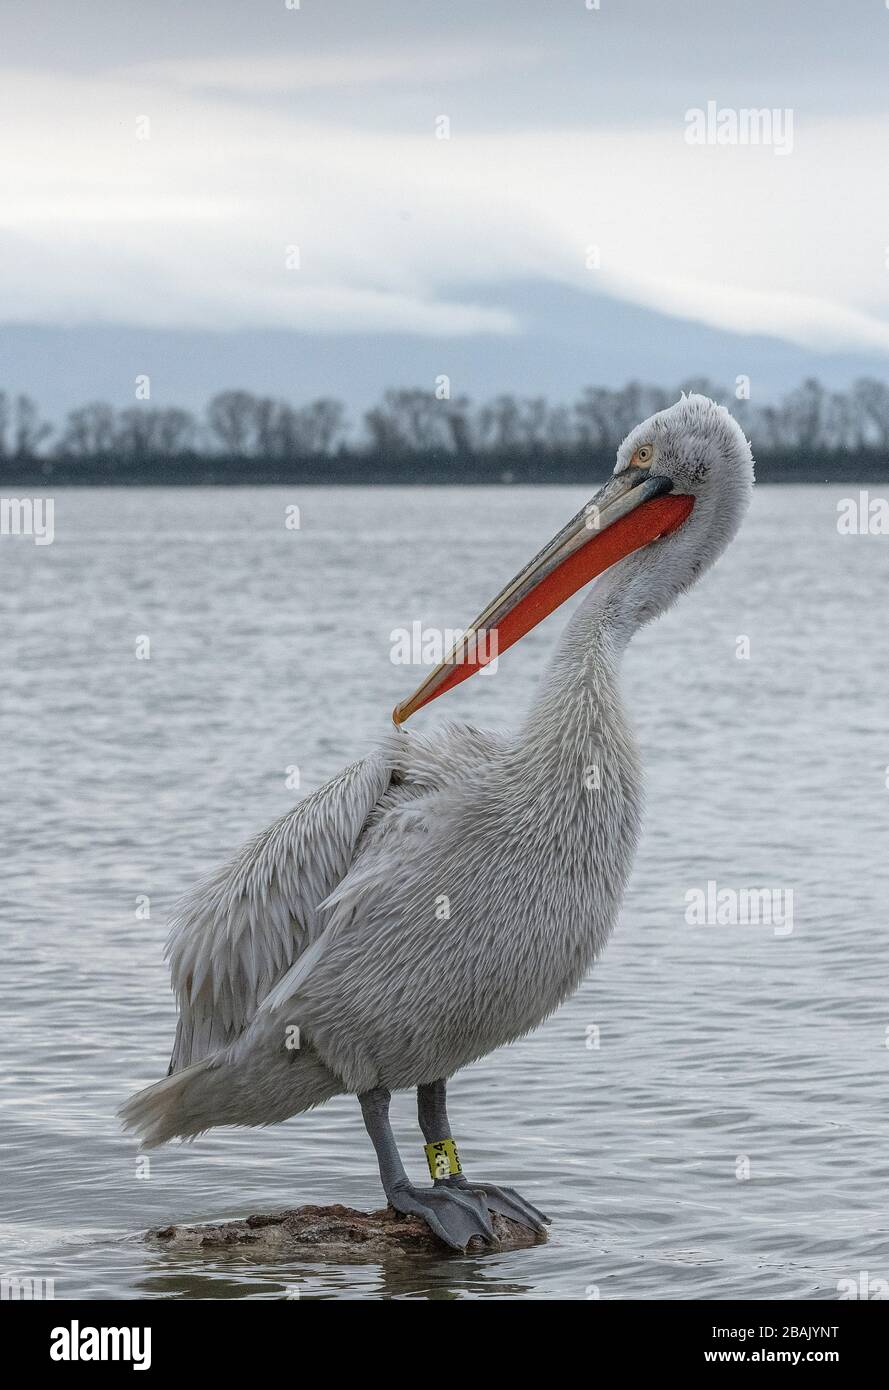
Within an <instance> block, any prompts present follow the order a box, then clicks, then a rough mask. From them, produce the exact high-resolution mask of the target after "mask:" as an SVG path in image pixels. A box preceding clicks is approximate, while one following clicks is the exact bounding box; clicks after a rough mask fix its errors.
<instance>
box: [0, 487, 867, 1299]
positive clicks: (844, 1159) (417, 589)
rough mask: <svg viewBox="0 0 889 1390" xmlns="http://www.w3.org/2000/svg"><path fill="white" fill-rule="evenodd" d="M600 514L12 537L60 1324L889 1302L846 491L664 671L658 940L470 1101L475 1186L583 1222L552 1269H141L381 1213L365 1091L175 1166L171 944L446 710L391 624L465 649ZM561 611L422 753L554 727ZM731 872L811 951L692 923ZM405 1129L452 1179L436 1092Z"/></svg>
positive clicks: (186, 503)
mask: <svg viewBox="0 0 889 1390" xmlns="http://www.w3.org/2000/svg"><path fill="white" fill-rule="evenodd" d="M592 491H593V487H592V485H591V487H590V489H589V490H588V492H584V490H581V489H573V488H550V489H546V488H540V489H530V488H527V489H526V488H515V489H508V488H502V489H497V488H480V489H466V490H461V489H453V490H452V489H436V490H432V489H430V490H424V489H414V490H407V489H379V490H372V489H368V490H362V489H344V490H336V489H323V488H322V489H308V488H307V489H303V490H301V491H298V492H294V491H292V490H289V489H279V488H256V489H253V488H250V489H243V490H218V491H214V490H200V489H181V490H177V489H162V490H152V489H138V490H135V489H134V490H130V491H125V490H107V491H103V490H93V489H85V490H74V489H72V490H59V491H58V492H57V493H56V495H55V541H54V543H53V544H52V545H48V546H36V545H34V544H33V542H32V541H31V540H27V539H24V538H13V537H3V538H0V567H2V570H0V573H2V584H0V610H2V632H3V662H2V673H0V681H2V692H0V727H2V757H3V779H2V800H0V832H2V834H0V843H2V846H3V854H2V859H0V875H2V892H0V902H2V915H3V946H4V951H3V955H4V967H3V973H2V982H0V1005H2V1016H3V1019H4V1027H3V1028H2V1030H0V1048H2V1051H3V1054H4V1055H3V1060H2V1072H0V1075H2V1091H0V1101H2V1107H0V1124H2V1135H0V1140H2V1154H3V1181H2V1192H3V1196H2V1208H3V1211H2V1230H0V1273H3V1274H9V1273H13V1274H24V1275H30V1276H32V1277H44V1278H46V1277H51V1278H53V1279H54V1280H55V1292H56V1297H57V1298H65V1297H74V1296H86V1297H90V1298H103V1297H104V1298H107V1297H111V1298H146V1297H149V1298H171V1297H188V1298H280V1297H282V1296H284V1291H285V1289H287V1288H288V1287H292V1286H297V1287H298V1289H299V1291H300V1295H301V1297H304V1298H305V1297H321V1298H353V1299H354V1298H358V1299H360V1298H415V1299H440V1298H497V1299H515V1298H520V1299H521V1298H524V1299H553V1298H564V1299H585V1298H588V1297H594V1296H596V1295H597V1294H598V1296H599V1297H601V1298H603V1299H606V1298H607V1299H610V1298H617V1299H626V1298H676V1299H686V1298H692V1299H721V1298H727V1297H743V1298H754V1299H765V1298H786V1299H789V1298H807V1299H808V1298H815V1299H819V1298H824V1299H830V1298H836V1297H837V1295H838V1284H839V1282H840V1281H842V1280H846V1279H853V1280H856V1281H857V1280H858V1278H859V1272H861V1271H867V1272H868V1276H869V1278H870V1280H871V1282H873V1280H875V1279H889V1202H887V1192H889V1118H887V1116H889V1104H887V1101H889V1032H887V1029H889V1000H887V979H889V924H887V901H889V854H887V830H889V790H887V775H889V774H887V765H889V699H887V685H889V660H887V657H889V601H887V595H889V537H880V536H841V535H839V534H838V532H837V502H838V500H839V498H840V497H842V496H843V495H844V492H845V493H847V492H848V489H845V490H844V489H834V488H828V487H823V488H822V487H811V488H770V489H765V488H762V489H760V490H759V492H758V493H757V496H756V499H755V504H754V507H753V511H752V513H751V515H750V517H749V519H748V521H747V523H746V525H745V527H744V529H743V531H742V533H741V536H740V538H739V539H738V540H737V541H736V542H735V544H734V546H733V547H732V549H731V550H730V552H729V553H728V554H727V555H726V556H725V558H724V559H723V560H722V562H721V563H720V565H719V567H718V568H717V570H716V571H714V572H713V573H712V574H711V575H709V576H708V577H707V578H706V580H705V581H704V582H703V583H702V584H701V585H700V586H699V587H698V589H697V590H696V591H695V592H694V593H693V594H691V595H690V596H689V597H688V598H686V599H685V600H684V601H683V602H682V603H680V604H679V605H678V607H677V608H676V609H675V610H674V611H673V612H672V613H671V614H670V615H669V616H668V617H667V618H665V619H664V620H662V621H661V622H660V623H659V624H657V625H655V626H654V627H651V628H648V629H646V630H645V631H644V632H643V633H641V634H640V636H639V637H638V638H637V639H636V641H635V643H634V644H633V646H632V647H631V649H630V652H629V653H628V656H627V659H626V663H625V688H626V695H627V699H628V702H629V703H630V704H631V706H632V709H633V712H634V717H635V721H636V725H637V728H638V732H639V735H640V740H641V743H642V746H643V751H644V759H645V765H646V769H647V786H648V801H647V812H646V824H645V832H644V838H643V843H642V846H641V850H640V854H639V857H638V860H637V864H636V870H635V873H634V876H633V880H632V884H631V888H630V891H629V893H628V895H627V898H626V902H625V907H624V911H623V914H622V919H621V923H620V925H619V927H618V930H617V932H616V934H615V936H614V938H613V939H612V941H611V944H610V945H609V947H608V950H607V952H606V954H605V956H604V958H603V959H602V961H601V962H600V963H599V965H598V966H597V967H596V969H595V970H594V972H593V974H592V976H591V977H590V979H589V980H588V981H587V982H586V983H585V984H584V986H583V987H582V988H581V989H580V991H579V992H578V993H577V994H576V995H575V997H574V998H573V999H572V1000H571V1001H570V1002H569V1003H568V1004H567V1005H566V1006H565V1007H564V1008H563V1009H562V1010H561V1011H560V1012H559V1014H558V1015H557V1016H556V1017H555V1018H554V1019H552V1020H551V1021H550V1022H548V1023H547V1024H546V1025H545V1026H544V1027H543V1028H541V1029H540V1030H539V1031H538V1032H537V1033H536V1034H534V1035H533V1036H532V1037H530V1038H528V1039H526V1040H525V1041H523V1042H521V1043H519V1044H518V1045H516V1046H513V1047H510V1048H508V1049H505V1050H503V1051H500V1052H499V1053H496V1054H494V1055H493V1056H491V1057H489V1058H487V1059H486V1060H484V1061H483V1062H481V1063H479V1064H478V1065H476V1066H474V1067H472V1068H470V1069H469V1070H468V1071H466V1072H464V1073H462V1074H461V1075H459V1076H458V1077H457V1078H456V1079H455V1081H454V1083H453V1085H452V1088H451V1092H452V1100H451V1117H452V1121H453V1124H454V1132H455V1136H456V1138H457V1140H458V1142H459V1144H460V1150H461V1155H462V1157H463V1160H464V1164H466V1165H468V1167H469V1170H470V1173H471V1174H472V1173H474V1174H476V1175H478V1176H484V1177H488V1178H491V1179H493V1180H495V1181H498V1180H499V1181H503V1182H506V1183H509V1184H512V1185H514V1186H516V1187H517V1188H518V1189H519V1190H520V1191H522V1192H523V1193H524V1194H525V1195H526V1196H527V1197H529V1198H530V1199H531V1200H532V1201H534V1202H536V1203H537V1204H538V1205H539V1206H541V1207H542V1208H543V1209H544V1210H546V1211H548V1212H549V1214H550V1215H551V1216H552V1218H553V1225H552V1227H551V1234H550V1240H549V1243H548V1244H547V1245H545V1246H540V1247H537V1248H535V1249H533V1250H530V1251H519V1252H514V1253H509V1254H500V1255H485V1256H473V1257H466V1258H460V1257H456V1258H449V1257H447V1256H442V1258H441V1259H432V1260H427V1261H424V1262H416V1263H408V1264H406V1265H405V1264H399V1265H387V1266H381V1265H379V1264H350V1265H348V1266H346V1265H343V1266H339V1265H329V1264H325V1263H319V1262H313V1261H309V1260H300V1261H292V1260H287V1261H282V1262H278V1263H264V1262H262V1261H256V1260H251V1259H250V1258H247V1257H244V1256H231V1255H229V1256H226V1255H224V1254H219V1253H214V1254H211V1255H204V1254H202V1253H201V1254H195V1253H194V1252H190V1253H188V1254H179V1255H176V1254H174V1253H172V1252H163V1251H155V1250H149V1249H148V1248H146V1247H145V1246H144V1245H143V1244H142V1243H141V1242H140V1241H139V1239H138V1236H139V1233H140V1232H141V1231H142V1230H144V1229H145V1228H146V1227H149V1226H155V1225H162V1224H168V1223H170V1222H187V1221H210V1220H216V1219H220V1218H225V1217H233V1216H239V1215H245V1214H246V1213H248V1212H251V1211H256V1210H265V1211H268V1210H273V1209H275V1208H279V1207H284V1206H295V1205H298V1204H300V1203H303V1202H313V1203H327V1202H345V1203H349V1204H353V1205H357V1206H361V1207H367V1208H372V1207H376V1206H379V1205H380V1204H381V1193H380V1189H379V1186H378V1179H377V1174H376V1167H375V1162H374V1158H373V1154H372V1151H371V1149H370V1146H369V1143H368V1141H367V1139H366V1136H365V1134H364V1130H363V1127H362V1124H361V1119H360V1115H359V1112H358V1106H357V1103H356V1102H355V1101H354V1099H351V1098H342V1099H339V1100H337V1101H335V1102H333V1103H331V1104H329V1105H327V1106H326V1107H324V1108H323V1109H322V1110H320V1111H318V1112H315V1113H313V1114H310V1115H305V1116H301V1117H298V1118H296V1119H293V1120H291V1121H289V1122H288V1123H287V1124H285V1125H281V1126H278V1127H276V1128H274V1129H271V1130H240V1131H230V1132H225V1131H216V1132H214V1133H212V1134H210V1135H208V1136H206V1137H204V1138H202V1139H201V1140H199V1141H198V1142H197V1143H195V1144H194V1145H191V1146H181V1147H180V1146H171V1147H169V1148H167V1149H162V1150H159V1151H155V1152H154V1153H152V1155H151V1162H150V1170H149V1173H148V1174H147V1175H146V1174H145V1172H144V1171H143V1165H140V1162H139V1158H138V1154H137V1152H136V1150H135V1148H134V1146H133V1144H132V1143H131V1142H130V1141H129V1140H127V1139H125V1138H124V1137H123V1136H122V1135H121V1134H120V1132H119V1129H118V1122H117V1120H116V1118H115V1111H116V1110H117V1107H118V1105H119V1104H120V1103H121V1101H122V1100H123V1099H124V1098H125V1097H126V1096H127V1095H128V1094H129V1093H130V1091H131V1090H133V1089H134V1088H136V1087H138V1086H141V1085H144V1084H146V1083H147V1082H148V1081H151V1080H154V1079H157V1078H158V1077H160V1076H161V1075H163V1073H164V1071H165V1070H166V1066H167V1061H168V1057H169V1051H170V1044H171V1039H172V1035H173V1030H174V1022H175V1013H174V1005H173V999H172V996H171V994H170V991H169V986H168V978H167V973H166V968H165V966H164V963H163V959H162V948H163V942H164V938H165V934H166V926H165V919H166V917H167V915H168V912H169V909H170V906H171V904H172V903H173V901H174V900H175V898H176V897H177V896H178V895H179V894H181V893H182V892H183V891H184V890H185V889H187V888H188V887H189V885H191V884H192V883H193V882H194V881H195V879H196V878H198V877H199V876H201V875H202V874H203V873H204V872H205V871H206V870H207V869H208V868H210V867H211V866H213V865H215V864H216V863H217V862H219V861H220V860H222V859H224V858H226V857H227V856H228V855H229V853H230V852H231V851H232V850H233V849H235V848H236V847H237V846H238V845H239V844H240V843H241V842H242V841H243V840H244V839H245V838H246V837H248V836H249V835H250V834H252V833H253V832H254V831H255V830H256V829H258V828H260V827H262V826H263V825H264V824H266V823H267V822H268V821H270V820H271V819H273V818H274V817H276V816H278V815H279V814H280V813H281V812H282V811H284V810H286V809H287V807H289V806H290V805H291V804H292V802H293V801H294V799H295V797H296V795H297V793H295V792H294V791H293V790H290V789H289V788H288V786H287V778H288V772H287V769H288V768H294V767H298V768H299V774H300V779H301V789H302V790H303V791H307V790H311V789H312V788H314V787H316V786H318V785H319V784H321V783H322V782H323V781H325V780H326V779H327V778H328V777H329V776H330V775H331V774H332V773H334V772H335V771H336V770H337V769H338V768H340V767H341V766H342V765H343V764H345V763H347V762H349V761H351V760H353V759H355V758H357V757H359V756H361V755H362V753H364V752H365V751H366V750H367V749H368V748H369V747H370V746H371V745H372V744H373V742H374V740H375V739H376V738H377V736H378V735H379V734H380V733H381V732H382V731H383V730H384V729H385V728H386V726H387V723H388V719H389V711H390V709H391V708H392V706H393V704H394V703H395V702H396V700H398V699H399V698H401V697H403V696H405V695H406V694H408V693H409V692H410V691H411V690H412V689H413V687H414V686H415V684H416V683H417V678H418V673H417V670H416V669H415V668H411V667H404V666H398V665H394V664H393V663H392V662H391V660H390V646H391V633H392V630H393V629H394V628H396V627H399V626H402V625H408V624H409V623H410V622H411V621H413V620H415V619H419V620H421V621H422V622H423V623H424V624H428V625H438V626H444V627H456V626H459V625H460V624H461V623H465V622H466V621H468V620H469V619H470V618H471V617H472V616H473V615H474V614H475V613H476V612H477V611H478V610H479V608H480V607H481V606H482V604H483V603H484V602H485V601H487V599H488V598H490V597H491V596H492V594H493V593H494V592H495V591H496V590H498V589H499V588H500V586H501V584H502V583H503V582H504V581H505V580H506V579H507V578H509V577H510V576H511V575H512V574H513V573H514V572H515V570H516V569H518V567H519V566H520V564H522V563H523V562H524V561H525V560H527V559H528V558H529V557H530V555H531V554H532V553H534V552H535V551H536V550H537V549H538V547H539V546H540V544H541V543H542V542H543V541H545V540H547V539H548V538H549V536H550V535H551V534H552V533H553V532H554V531H555V530H556V529H557V527H559V526H560V525H561V524H562V523H563V522H564V521H565V520H566V519H567V518H568V517H569V516H570V515H572V514H573V512H574V511H575V510H576V509H577V508H578V507H579V506H580V505H581V504H582V503H583V502H584V501H585V500H586V497H587V496H588V495H589V494H590V493H591V492H592ZM872 491H874V490H873V489H872ZM293 505H296V506H298V507H299V508H300V521H301V525H300V528H299V529H298V530H289V529H287V527H286V526H285V514H286V508H287V507H288V506H293ZM565 616H566V614H565V612H564V611H563V612H561V613H557V614H556V615H554V616H553V617H552V618H550V619H549V620H548V621H547V622H546V623H545V624H544V625H543V626H542V627H541V628H539V629H538V630H537V631H536V632H534V633H533V634H532V635H531V636H530V637H529V638H528V639H526V641H525V642H523V643H522V644H521V646H519V647H517V648H516V649H515V650H514V651H512V652H509V653H508V654H507V655H506V656H504V657H503V659H502V660H501V662H500V669H499V671H498V672H497V674H496V675H495V676H490V677H477V678H476V679H475V680H473V681H471V682H469V683H467V684H466V685H464V686H462V687H461V688H460V689H459V690H458V691H455V692H454V693H452V694H451V695H450V696H448V697H447V698H446V699H443V700H442V701H441V702H440V705H436V706H434V707H433V708H432V709H431V710H429V711H428V712H425V713H424V714H422V715H420V716H419V717H418V719H417V725H418V727H419V726H420V724H421V723H422V726H423V727H424V728H427V729H428V728H430V727H432V726H433V725H434V724H435V722H436V721H437V720H438V719H439V718H441V717H451V718H453V717H467V718H469V719H472V720H474V721H476V722H479V723H482V724H485V723H489V724H491V725H498V724H508V723H510V722H513V721H515V720H517V719H518V717H519V715H520V713H521V711H522V709H523V708H524V706H525V705H526V704H527V702H528V700H529V698H530V695H531V691H532V689H533V685H534V682H535V680H536V679H537V676H538V675H539V673H540V672H541V670H542V669H543V666H544V664H545V662H546V660H547V658H548V654H549V652H550V650H551V649H552V645H553V641H554V638H555V637H556V634H557V632H558V629H559V628H560V627H561V625H562V624H563V623H564V621H565ZM144 637H148V638H149V639H150V659H148V660H145V659H137V644H138V643H139V641H140V639H141V638H144ZM743 638H747V639H749V655H745V653H746V652H747V647H746V646H745V644H744V642H743V641H742V640H739V639H743ZM293 775H294V774H293V773H291V774H290V776H291V779H292V777H293ZM708 882H713V883H715V884H716V885H717V889H718V890H722V889H730V890H733V891H735V892H737V891H738V890H741V889H744V888H758V887H766V888H769V889H770V890H772V891H773V892H774V893H777V894H779V895H780V899H777V898H776V900H775V901H776V902H778V901H780V904H781V908H782V911H783V910H785V909H787V908H788V907H789V905H790V899H789V897H788V894H789V893H790V892H792V894H793V898H792V922H791V921H790V920H789V919H787V920H786V921H785V922H784V924H783V925H781V923H780V922H776V923H775V924H774V925H772V926H766V925H728V924H726V925H713V926H695V925H690V924H689V923H688V922H687V920H686V913H687V894H688V893H689V891H690V890H693V889H696V888H700V889H702V890H706V887H707V884H708ZM146 898H147V899H148V900H149V904H150V917H149V918H148V919H146V918H145V916H144V911H145V899H146ZM140 904H141V908H140ZM785 915H786V914H785ZM788 926H791V927H792V929H791V930H788ZM394 1112H395V1117H396V1120H397V1132H398V1137H399V1141H400V1142H401V1144H402V1148H403V1152H404V1155H405V1159H406V1161H407V1162H408V1165H409V1167H410V1168H411V1169H412V1170H413V1171H414V1172H415V1174H416V1175H417V1176H418V1177H420V1176H421V1175H422V1169H423V1167H424V1164H423V1155H422V1149H421V1140H420V1136H419V1133H418V1131H417V1129H416V1127H415V1124H414V1119H413V1098H412V1097H410V1096H400V1097H398V1098H397V1101H396V1103H395V1106H394Z"/></svg>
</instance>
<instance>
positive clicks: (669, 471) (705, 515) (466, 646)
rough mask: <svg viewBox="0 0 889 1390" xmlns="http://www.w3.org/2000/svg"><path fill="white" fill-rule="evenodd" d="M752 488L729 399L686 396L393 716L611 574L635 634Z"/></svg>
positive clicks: (724, 541) (625, 455)
mask: <svg viewBox="0 0 889 1390" xmlns="http://www.w3.org/2000/svg"><path fill="white" fill-rule="evenodd" d="M752 486H753V456H752V454H751V452H750V445H749V444H748V442H747V440H746V438H745V437H744V433H743V431H742V430H741V428H740V426H739V425H738V423H737V421H736V420H734V419H733V418H732V416H731V415H730V414H729V412H728V411H727V410H726V409H725V407H724V406H721V405H717V404H716V402H715V401H711V400H709V399H708V398H707V397H706V396H698V395H689V396H686V395H683V396H682V397H681V398H680V399H679V400H678V401H677V402H676V403H675V405H671V406H670V407H669V408H668V409H666V410H660V411H658V412H657V414H655V415H651V416H649V418H648V419H647V420H643V422H642V423H641V424H640V425H637V426H636V427H635V429H633V430H631V431H630V433H629V434H628V435H627V437H626V439H625V440H624V441H623V443H622V444H621V446H620V448H619V449H618V451H617V462H616V464H615V468H614V472H613V473H612V475H611V477H610V478H609V479H608V481H607V482H606V483H605V484H604V486H603V487H601V488H600V489H599V491H598V492H597V493H596V494H595V495H594V496H593V497H592V498H591V499H590V501H589V502H588V503H587V505H586V506H585V507H584V508H583V509H582V510H581V511H580V512H578V513H577V515H576V516H575V517H572V519H571V521H569V522H568V524H567V526H564V527H563V528H562V530H561V531H559V532H558V534H557V535H556V536H554V537H553V539H552V540H551V541H550V542H549V544H548V545H546V546H544V548H543V550H541V551H540V552H539V554H537V555H535V557H534V559H533V560H531V561H530V562H529V563H528V564H527V565H526V566H525V567H524V569H522V570H520V571H519V573H518V574H517V575H516V576H515V578H514V579H512V580H511V581H510V583H509V584H507V586H506V588H505V589H503V590H501V592H500V593H499V594H498V595H497V597H496V598H495V599H493V600H492V601H491V602H490V603H489V604H488V606H487V607H486V608H485V609H484V610H483V612H481V613H480V614H479V616H478V617H477V618H476V620H475V622H474V623H472V625H471V626H470V627H469V628H468V629H467V630H466V632H465V633H464V635H463V636H462V638H461V639H460V641H459V642H458V643H457V644H456V646H455V647H454V649H453V651H451V652H450V653H449V655H448V656H447V657H446V659H445V660H444V661H443V662H441V663H440V664H439V665H438V666H436V667H435V669H434V670H433V671H432V672H430V674H429V675H428V676H427V677H426V679H425V680H424V681H423V682H422V684H421V685H420V686H419V687H418V689H417V690H416V691H415V692H414V694H413V695H412V696H411V697H410V699H408V700H404V701H402V703H401V704H399V705H397V706H396V708H395V710H394V711H393V715H392V717H393V719H394V721H395V723H396V724H403V723H404V721H405V720H406V719H408V718H409V717H410V715H412V714H413V713H415V711H416V710H418V709H421V708H422V707H423V705H427V704H428V703H429V702H430V700H434V699H435V698H436V697H437V696H438V695H441V694H443V693H444V692H445V691H446V690H450V689H451V688H452V687H453V686H455V685H458V684H459V683H460V682H461V681H463V680H465V679H466V678H467V677H468V676H471V675H472V674H473V672H474V671H477V670H478V669H479V667H480V666H482V665H484V664H485V663H486V662H487V661H488V660H490V658H491V656H492V655H494V654H497V655H500V654H501V653H502V652H504V651H506V649H507V648H508V647H511V646H512V645H513V643H515V642H517V641H518V640H519V639H520V638H521V637H523V636H524V635H525V633H526V632H530V630H531V628H533V627H536V626H537V624H538V623H539V622H542V621H543V619H544V618H545V617H547V616H548V615H549V614H550V613H552V612H553V611H554V610H555V609H556V608H558V607H559V605H560V604H562V603H564V602H565V600H566V599H567V598H570V597H571V595H572V594H575V593H576V592H577V591H578V589H581V588H582V587H583V586H584V585H585V584H587V583H589V581H590V580H591V579H595V578H596V577H597V576H598V575H604V574H605V571H609V573H608V575H607V577H606V578H604V579H603V581H602V582H603V583H604V584H605V585H606V586H607V587H608V589H609V590H610V593H611V594H613V595H614V598H615V602H614V604H613V610H614V614H615V622H616V623H617V624H618V625H622V626H623V628H624V631H625V634H626V635H629V634H630V632H631V631H632V630H634V629H635V627H636V626H638V625H639V624H640V623H643V622H646V621H647V620H648V619H649V618H653V617H655V616H656V615H657V614H658V613H661V612H663V611H664V609H665V608H668V607H669V606H670V604H671V603H672V602H673V601H674V599H675V598H676V597H677V596H678V595H679V594H680V593H682V592H684V591H685V590H686V589H688V588H689V587H690V586H691V585H692V584H693V583H694V582H695V581H696V580H697V579H698V578H699V577H700V575H701V574H703V573H704V571H705V570H707V569H709V567H710V566H711V565H712V564H713V563H714V562H715V561H716V560H717V559H718V558H719V556H720V555H721V554H722V552H723V550H725V548H726V546H727V545H728V544H729V542H730V541H731V540H732V539H733V537H734V536H735V534H736V532H737V530H738V527H739V526H740V524H741V521H742V519H743V517H744V513H745V511H746V510H747V506H748V504H749V501H750V494H751V489H752ZM495 632H496V641H492V640H491V637H492V635H493V633H495ZM482 635H484V637H485V640H484V641H482V640H480V638H481V636H482Z"/></svg>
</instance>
